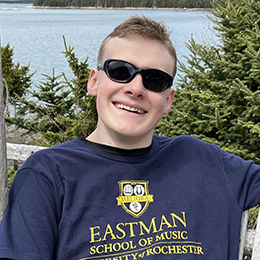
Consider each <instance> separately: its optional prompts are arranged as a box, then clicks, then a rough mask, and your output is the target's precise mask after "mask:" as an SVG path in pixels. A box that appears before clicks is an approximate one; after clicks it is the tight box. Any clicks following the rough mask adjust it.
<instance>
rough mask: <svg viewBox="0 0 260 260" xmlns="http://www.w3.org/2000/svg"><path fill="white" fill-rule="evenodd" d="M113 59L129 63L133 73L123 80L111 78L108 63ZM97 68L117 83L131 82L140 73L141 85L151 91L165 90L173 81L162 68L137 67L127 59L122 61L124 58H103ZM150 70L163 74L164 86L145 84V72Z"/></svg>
mask: <svg viewBox="0 0 260 260" xmlns="http://www.w3.org/2000/svg"><path fill="white" fill-rule="evenodd" d="M113 61H116V62H122V63H125V64H128V65H130V66H131V67H132V68H133V70H134V73H132V74H131V75H130V77H129V78H128V79H125V80H120V79H115V78H113V77H112V76H111V75H110V73H109V63H110V62H113ZM97 69H98V70H102V71H104V72H105V73H106V75H107V76H108V78H110V79H111V80H112V81H114V82H117V83H129V82H131V81H132V80H133V79H134V78H135V76H136V75H137V74H138V73H140V74H141V76H142V80H143V86H144V87H145V88H146V89H148V90H151V91H154V92H163V91H165V90H166V89H168V88H170V87H171V86H172V83H173V77H172V76H171V75H170V74H168V73H167V72H165V71H162V70H159V69H154V68H145V69H143V68H139V67H137V66H135V65H133V64H132V63H130V62H128V61H124V60H118V59H107V60H105V61H104V62H102V63H101V64H100V65H98V66H97ZM148 71H150V72H157V73H160V74H162V75H163V77H165V79H166V80H165V82H164V86H163V87H162V88H161V89H158V88H156V89H155V88H151V87H149V84H146V82H147V79H146V73H147V72H148Z"/></svg>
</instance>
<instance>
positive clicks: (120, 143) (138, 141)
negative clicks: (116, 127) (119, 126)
mask: <svg viewBox="0 0 260 260" xmlns="http://www.w3.org/2000/svg"><path fill="white" fill-rule="evenodd" d="M86 139H87V140H89V141H91V142H94V143H99V144H104V145H108V146H113V147H117V148H122V149H139V148H145V147H148V146H150V145H151V143H152V135H151V136H149V138H148V137H147V136H145V137H144V138H135V137H132V136H131V137H126V136H120V135H116V136H115V135H113V134H108V133H100V132H99V131H98V130H97V129H96V130H95V131H94V132H92V133H91V134H90V135H89V136H88V137H87V138H86Z"/></svg>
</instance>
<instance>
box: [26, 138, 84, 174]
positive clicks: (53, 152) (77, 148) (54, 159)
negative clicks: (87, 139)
mask: <svg viewBox="0 0 260 260" xmlns="http://www.w3.org/2000/svg"><path fill="white" fill-rule="evenodd" d="M86 153H88V146H87V145H85V144H84V143H83V142H81V141H80V140H79V139H78V138H76V139H74V140H72V141H69V142H65V143H62V144H59V145H56V146H53V147H49V148H46V149H42V150H40V151H37V152H35V153H33V154H32V155H31V156H30V157H29V158H28V159H27V160H26V161H25V162H24V164H23V166H22V169H24V168H31V169H35V170H39V171H42V170H43V169H44V170H46V169H50V168H51V169H57V168H58V167H59V168H60V167H62V166H65V165H67V164H72V163H73V162H74V161H75V158H78V159H79V158H82V157H83V155H82V154H86Z"/></svg>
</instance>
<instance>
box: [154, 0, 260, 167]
mask: <svg viewBox="0 0 260 260" xmlns="http://www.w3.org/2000/svg"><path fill="white" fill-rule="evenodd" d="M259 17H260V1H251V2H250V1H248V0H217V1H215V4H214V6H213V9H212V16H211V19H212V21H213V22H214V24H215V30H216V31H217V32H218V36H219V40H220V44H219V45H217V46H205V45H201V44H197V43H195V41H194V40H193V39H191V40H190V41H189V43H188V44H187V48H188V49H189V50H190V52H191V55H190V56H188V57H186V59H187V65H184V64H180V70H181V71H182V72H183V73H184V76H182V78H181V80H180V82H179V83H178V87H177V90H176V94H175V102H174V105H173V107H172V110H171V111H170V113H169V114H168V115H167V116H165V117H164V119H163V120H162V121H161V123H160V125H159V126H158V128H157V133H158V134H164V135H165V134H166V135H168V136H176V135H180V134H188V135H193V136H196V137H198V138H200V139H202V140H205V141H208V142H212V143H215V144H218V145H220V146H221V147H222V148H223V149H225V150H227V151H229V152H231V153H235V154H238V155H240V156H242V157H243V158H245V159H253V160H255V161H256V162H257V163H260V150H259V147H260V109H259V107H260V87H259V83H260V41H259V39H260V30H259V26H260V19H259Z"/></svg>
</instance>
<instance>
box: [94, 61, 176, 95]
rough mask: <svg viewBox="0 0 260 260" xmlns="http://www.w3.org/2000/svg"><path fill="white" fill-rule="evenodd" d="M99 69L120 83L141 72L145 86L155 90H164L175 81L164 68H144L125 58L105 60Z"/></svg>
mask: <svg viewBox="0 0 260 260" xmlns="http://www.w3.org/2000/svg"><path fill="white" fill-rule="evenodd" d="M97 69H98V70H103V71H104V72H105V73H106V75H107V76H108V77H109V78H110V79H111V80H113V81H115V82H118V83H129V82H131V81H132V80H133V78H134V77H135V76H136V74H137V73H140V74H141V75H142V80H143V85H144V87H145V88H146V89H148V90H151V91H154V92H163V91H165V90H166V89H167V88H170V87H171V86H172V83H173V77H172V76H170V75H169V74H168V73H166V72H164V71H162V70H158V69H142V68H139V67H137V66H135V65H133V64H131V63H130V62H127V61H123V60H115V59H108V60H105V61H104V62H103V63H101V64H100V65H99V66H98V67H97Z"/></svg>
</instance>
